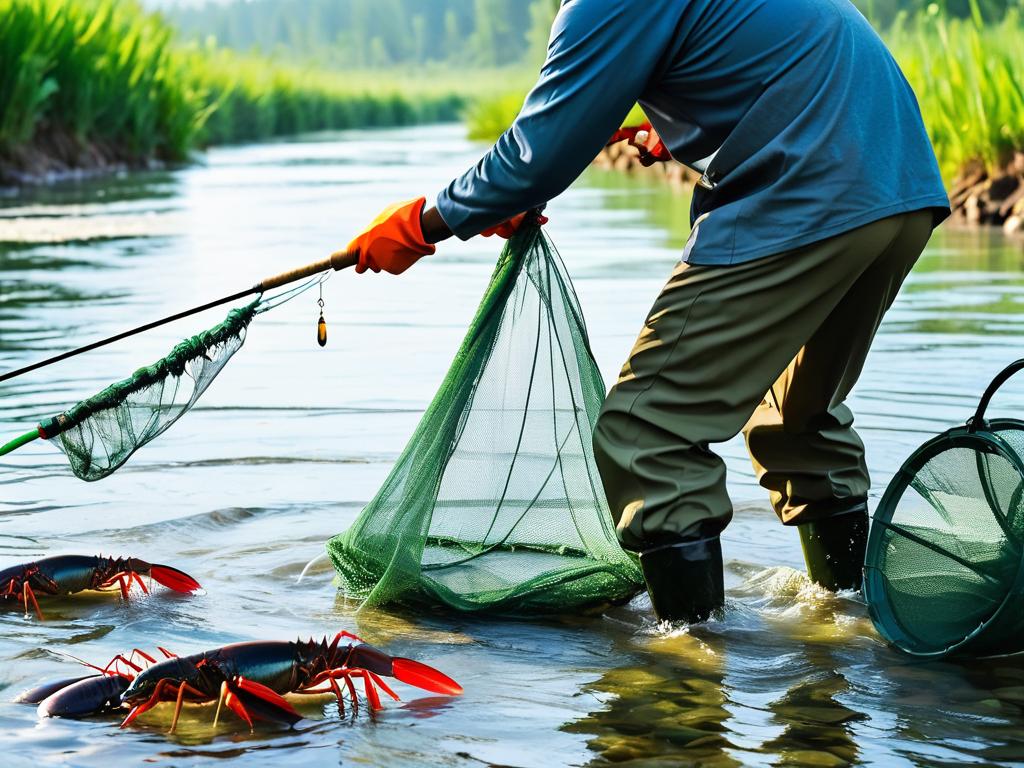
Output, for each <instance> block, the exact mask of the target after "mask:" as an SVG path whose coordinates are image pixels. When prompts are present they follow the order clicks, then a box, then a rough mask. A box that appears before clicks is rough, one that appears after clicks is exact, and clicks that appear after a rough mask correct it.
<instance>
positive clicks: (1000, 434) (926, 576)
mask: <svg viewBox="0 0 1024 768" xmlns="http://www.w3.org/2000/svg"><path fill="white" fill-rule="evenodd" d="M1019 427H1024V424H1019V425H1018V424H1017V423H1014V422H1002V423H1001V426H1000V423H997V424H996V425H994V427H993V431H992V432H991V433H987V432H979V433H977V434H969V433H968V432H967V430H966V429H964V428H960V429H958V430H953V431H952V432H949V433H946V434H945V435H943V436H940V437H939V438H937V439H936V440H933V441H931V442H930V443H928V444H926V445H925V446H923V447H922V448H921V449H919V450H918V451H917V452H916V453H915V454H914V455H913V456H911V458H910V459H909V460H908V462H907V464H906V465H905V466H904V469H903V471H902V472H901V473H900V475H898V476H897V478H896V479H895V480H894V481H893V485H892V486H891V487H890V489H889V490H888V491H887V492H886V494H885V497H884V498H883V500H882V503H881V504H880V506H879V509H878V510H877V511H876V513H875V520H874V526H873V528H872V533H871V540H870V542H869V546H868V554H867V559H866V562H865V597H866V598H867V600H868V604H869V607H870V609H871V614H872V618H873V619H874V621H875V624H876V626H877V627H878V629H879V631H880V632H881V634H882V635H883V636H885V637H886V638H887V639H889V640H890V641H891V642H893V643H894V644H895V645H897V646H898V647H900V648H901V649H903V650H905V651H907V652H909V653H912V654H915V655H923V656H942V655H946V654H948V653H953V652H962V653H1011V652H1015V651H1019V650H1024V632H1022V630H1024V611H1022V610H1021V609H1022V608H1024V593H1022V584H1021V583H1020V577H1021V557H1022V552H1024V548H1022V543H1024V471H1022V466H1024V465H1022V464H1021V458H1020V457H1024V431H1022V430H1021V429H1020V428H1019Z"/></svg>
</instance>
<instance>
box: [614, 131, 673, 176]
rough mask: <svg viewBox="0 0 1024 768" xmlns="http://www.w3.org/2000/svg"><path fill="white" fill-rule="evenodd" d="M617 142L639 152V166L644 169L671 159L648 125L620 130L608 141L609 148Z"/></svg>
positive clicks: (659, 138) (659, 139) (655, 133)
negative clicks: (626, 142)
mask: <svg viewBox="0 0 1024 768" xmlns="http://www.w3.org/2000/svg"><path fill="white" fill-rule="evenodd" d="M618 141H628V142H629V146H631V147H636V148H637V149H638V150H640V165H642V166H644V167H645V168H646V167H647V166H649V165H654V164H655V163H664V162H666V161H668V160H671V159H672V155H671V154H670V153H669V151H668V148H667V147H666V146H665V144H664V143H663V142H662V140H661V137H660V136H658V132H657V131H655V130H654V128H652V127H651V124H650V123H641V124H640V125H631V126H629V127H627V128H620V129H619V130H617V131H616V132H615V133H613V134H612V137H611V138H610V139H609V140H608V144H606V145H605V146H609V145H611V144H614V143H616V142H618Z"/></svg>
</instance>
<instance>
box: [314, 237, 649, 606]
mask: <svg viewBox="0 0 1024 768" xmlns="http://www.w3.org/2000/svg"><path fill="white" fill-rule="evenodd" d="M603 397H604V386H603V383H602V380H601V376H600V373H599V371H598V369H597V365H596V363H595V362H594V359H593V357H592V355H591V352H590V347H589V342H588V339H587V333H586V328H585V326H584V322H583V316H582V314H581V312H580V307H579V304H578V302H577V299H576V296H575V293H574V292H573V290H572V287H571V285H570V283H569V279H568V276H567V275H566V274H565V271H564V267H563V266H562V264H561V261H560V259H559V258H558V255H557V254H556V253H555V251H554V248H553V247H552V245H551V244H550V242H549V241H548V240H547V239H546V237H545V236H544V234H543V233H542V232H541V230H540V228H539V227H535V226H534V227H524V228H523V229H522V230H521V231H520V233H518V234H517V235H516V236H515V237H514V238H513V239H512V240H511V241H510V242H509V243H508V244H507V246H506V247H505V249H504V251H503V252H502V255H501V258H500V260H499V262H498V266H497V268H496V269H495V272H494V274H493V276H492V278H491V282H490V284H489V286H488V288H487V292H486V293H485V295H484V298H483V301H482V302H481V304H480V307H479V308H478V310H477V314H476V316H475V318H474V320H473V323H472V325H471V326H470V329H469V332H468V333H467V335H466V337H465V339H464V340H463V342H462V346H461V348H460V349H459V352H458V354H457V355H456V357H455V361H454V362H453V363H452V366H451V368H450V369H449V371H448V374H447V376H446V377H445V379H444V381H443V383H442V384H441V388H440V390H439V391H438V392H437V394H436V396H435V397H434V400H433V402H432V403H431V404H430V406H429V407H428V408H427V411H426V413H425V414H424V416H423V419H422V420H421V421H420V423H419V426H418V427H417V428H416V431H415V433H414V434H413V436H412V439H411V440H410V441H409V444H408V445H407V446H406V448H405V450H404V451H403V452H402V454H401V456H400V457H399V459H398V462H397V463H396V465H395V467H394V469H393V470H392V472H391V474H390V475H389V476H388V478H387V480H385V482H384V485H383V487H382V488H381V489H380V491H379V492H378V494H377V496H376V497H375V498H374V499H373V500H372V501H371V502H370V503H369V505H367V507H366V508H365V509H364V510H363V511H362V513H361V514H360V516H359V518H358V519H357V520H356V522H355V524H354V525H353V526H352V527H351V528H350V529H349V530H348V531H346V532H345V533H343V534H341V535H339V536H336V537H335V538H333V539H331V540H330V541H329V542H328V545H327V549H328V552H329V554H330V557H331V559H332V560H333V562H334V565H335V567H336V568H337V571H338V575H339V581H340V586H341V589H342V590H343V591H344V592H346V593H347V594H349V595H352V596H354V597H357V598H361V599H364V600H365V601H366V603H365V604H367V605H376V604H382V603H392V602H407V603H408V602H429V603H440V604H442V605H446V606H449V607H452V608H456V609H459V610H465V611H480V610H492V611H498V612H502V613H518V614H524V613H536V612H564V611H572V610H576V609H579V608H581V607H584V606H588V605H595V604H602V603H607V602H610V601H618V600H625V599H628V598H629V597H630V596H632V595H634V594H635V593H636V592H637V591H638V590H639V588H640V586H641V583H642V581H641V575H640V571H639V568H638V566H637V564H636V563H635V561H634V560H633V559H632V557H631V556H629V555H627V554H626V553H625V552H623V551H622V549H620V547H619V545H618V543H617V541H616V539H615V534H614V529H613V526H612V522H611V516H610V514H609V511H608V508H607V503H606V501H605V499H604V493H603V491H602V489H601V483H600V479H599V477H598V473H597V468H596V465H595V463H594V455H593V449H592V447H591V436H592V428H593V424H594V420H595V418H596V417H597V413H598V410H599V408H600V406H601V403H602V400H603Z"/></svg>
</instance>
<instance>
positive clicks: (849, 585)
mask: <svg viewBox="0 0 1024 768" xmlns="http://www.w3.org/2000/svg"><path fill="white" fill-rule="evenodd" d="M797 529H798V530H799V531H800V544H801V545H802V546H803V549H804V562H805V563H807V575H808V576H810V578H811V581H813V582H814V583H815V584H818V585H819V586H822V587H824V588H825V589H830V590H832V591H833V592H838V591H839V590H841V589H860V587H861V582H862V580H863V578H864V552H865V551H866V550H867V546H868V504H867V502H866V501H865V502H863V503H861V504H858V505H857V506H856V507H855V508H853V509H851V510H849V511H848V512H843V513H842V514H839V515H834V516H832V517H826V518H824V519H822V520H815V521H813V522H810V523H804V524H803V525H798V526H797Z"/></svg>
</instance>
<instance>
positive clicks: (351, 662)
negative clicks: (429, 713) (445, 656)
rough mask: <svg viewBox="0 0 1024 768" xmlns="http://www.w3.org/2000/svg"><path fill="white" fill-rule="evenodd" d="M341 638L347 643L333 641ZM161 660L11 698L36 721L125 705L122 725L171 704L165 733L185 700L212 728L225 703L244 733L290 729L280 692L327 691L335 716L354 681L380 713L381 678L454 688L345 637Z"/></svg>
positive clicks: (123, 665) (452, 691)
mask: <svg viewBox="0 0 1024 768" xmlns="http://www.w3.org/2000/svg"><path fill="white" fill-rule="evenodd" d="M343 639H350V640H353V641H355V642H352V643H348V644H345V645H342V644H341V641H342V640H343ZM159 651H160V652H161V653H162V654H163V655H164V657H165V658H163V659H161V660H159V661H157V660H156V659H155V658H153V657H152V656H150V655H149V654H146V653H144V652H142V651H140V650H138V649H135V650H134V651H132V653H131V654H130V655H129V656H124V655H119V656H116V657H114V659H112V660H111V661H110V663H109V664H107V665H106V666H105V667H98V666H94V665H91V664H89V665H87V666H91V667H93V669H95V670H97V673H96V674H93V675H87V676H85V677H77V678H72V679H69V680H61V681H57V682H53V683H48V684H46V685H42V686H39V687H38V688H34V689H32V690H30V691H26V692H25V693H23V694H21V696H19V697H18V699H17V700H18V701H21V702H24V703H29V704H38V705H39V710H38V711H39V715H40V716H41V717H86V716H89V715H95V714H100V713H102V712H105V711H111V710H114V709H118V708H122V707H127V708H129V710H130V711H129V712H128V714H127V716H126V717H125V718H124V721H123V722H122V723H121V727H122V728H123V727H125V726H126V725H128V724H129V723H131V722H132V721H133V720H135V718H137V717H138V716H139V715H141V714H142V713H144V712H146V711H148V710H150V709H152V708H153V707H155V706H156V705H157V704H159V703H161V702H164V701H167V702H169V701H174V702H175V707H174V718H173V720H172V722H171V733H173V732H174V730H175V728H176V727H177V725H178V718H179V716H180V715H181V709H182V706H183V705H184V704H185V702H197V703H201V702H213V701H216V702H217V710H216V712H215V714H214V719H213V723H214V726H216V725H217V723H218V722H219V719H220V714H221V710H222V707H224V706H227V708H228V709H230V710H231V711H232V712H234V713H235V714H236V715H238V717H240V718H241V719H242V720H244V721H245V722H246V723H247V724H248V725H249V728H250V730H251V729H252V728H253V722H254V721H256V720H265V721H270V722H278V723H287V724H289V725H293V724H295V723H296V722H298V721H299V720H301V719H302V716H301V715H300V714H299V713H298V712H297V711H296V710H295V708H294V707H293V706H292V705H291V704H290V703H289V702H288V700H287V699H285V698H284V695H285V694H289V693H294V694H305V695H319V694H334V696H335V697H336V698H337V700H338V707H339V709H340V711H341V712H342V714H344V712H345V701H344V700H345V696H344V694H343V692H342V687H341V685H339V682H338V681H341V682H342V683H343V684H344V685H345V688H346V689H347V691H348V694H349V698H350V701H351V705H352V710H353V714H355V712H356V711H357V708H358V706H359V705H358V699H357V698H356V687H355V683H354V680H356V679H360V680H362V683H363V690H364V692H365V695H366V700H367V702H368V704H369V707H370V710H371V712H375V711H377V710H380V709H381V708H382V707H381V701H380V695H379V694H378V692H377V689H378V688H379V689H380V690H382V691H384V693H386V694H387V695H388V696H390V697H391V698H392V699H394V700H395V701H399V698H398V694H396V693H395V692H394V691H392V690H391V688H390V687H388V685H387V683H385V682H384V680H382V679H381V677H382V676H384V677H394V678H395V679H396V680H399V681H401V682H403V683H406V684H407V685H412V686H415V687H417V688H421V689H423V690H426V691H431V692H432V693H440V694H445V695H448V696H458V695H459V694H461V693H462V686H460V685H459V684H458V683H456V682H455V681H454V680H452V679H451V678H450V677H448V676H447V675H445V674H443V673H441V672H439V671H438V670H436V669H434V668H433V667H429V666H427V665H426V664H421V663H420V662H418V661H413V660H412V659H403V658H396V657H392V656H389V655H388V654H386V653H384V652H383V651H381V650H379V649H377V648H374V647H373V646H371V645H367V644H366V643H364V642H363V641H362V640H361V639H360V638H358V637H356V636H355V635H353V634H351V633H349V632H339V633H338V634H337V635H335V637H334V640H332V641H331V642H328V641H327V638H326V637H325V638H323V639H321V640H319V641H317V640H313V639H310V640H306V641H303V640H297V641H295V642H281V641H256V642H246V643H234V644H232V645H225V646H222V647H220V648H215V649H213V650H211V651H204V652H202V653H196V654H192V655H191V656H175V655H174V654H173V653H171V652H170V651H168V650H166V649H164V648H160V649H159Z"/></svg>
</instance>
